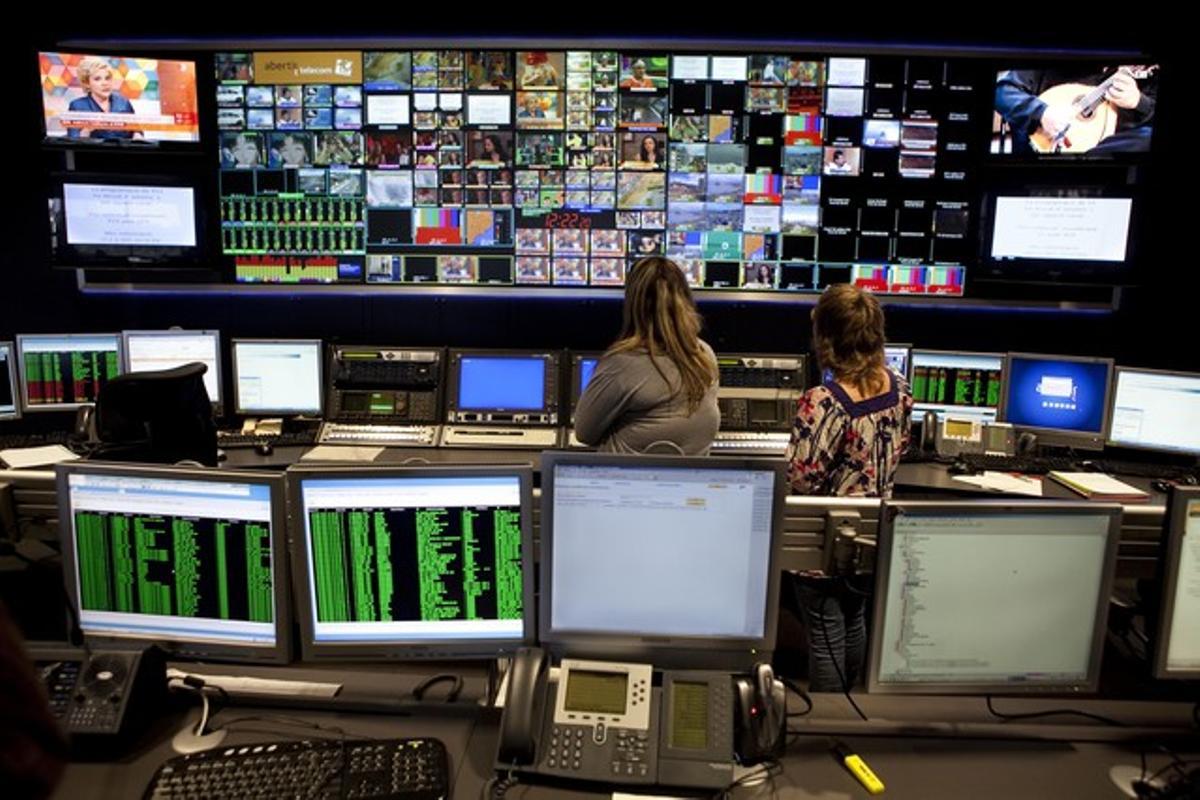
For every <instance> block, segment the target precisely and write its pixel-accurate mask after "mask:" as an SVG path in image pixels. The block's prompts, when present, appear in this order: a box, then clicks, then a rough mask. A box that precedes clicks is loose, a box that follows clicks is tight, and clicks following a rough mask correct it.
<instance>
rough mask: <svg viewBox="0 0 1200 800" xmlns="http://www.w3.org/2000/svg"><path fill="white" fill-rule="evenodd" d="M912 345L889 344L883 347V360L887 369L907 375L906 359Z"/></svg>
mask: <svg viewBox="0 0 1200 800" xmlns="http://www.w3.org/2000/svg"><path fill="white" fill-rule="evenodd" d="M911 353H912V347H911V346H910V345H907V344H889V345H885V346H884V348H883V361H884V363H885V364H887V366H888V368H889V369H892V370H894V371H896V372H899V373H900V374H901V375H903V376H904V377H906V378H907V377H908V359H909V355H910V354H911Z"/></svg>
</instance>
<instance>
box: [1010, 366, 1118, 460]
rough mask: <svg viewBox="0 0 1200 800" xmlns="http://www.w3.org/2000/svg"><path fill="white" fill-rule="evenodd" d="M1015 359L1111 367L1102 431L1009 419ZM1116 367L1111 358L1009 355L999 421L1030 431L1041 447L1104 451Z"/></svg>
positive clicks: (1105, 396)
mask: <svg viewBox="0 0 1200 800" xmlns="http://www.w3.org/2000/svg"><path fill="white" fill-rule="evenodd" d="M1014 358H1021V359H1026V360H1037V361H1067V362H1071V363H1075V364H1104V365H1106V366H1107V367H1108V374H1107V375H1106V376H1105V383H1104V400H1103V401H1102V403H1101V406H1100V408H1101V420H1100V430H1099V431H1096V432H1095V433H1089V432H1086V431H1073V430H1070V429H1068V428H1048V427H1042V426H1038V425H1027V424H1025V423H1021V422H1013V421H1012V420H1010V419H1009V418H1008V412H1009V394H1010V392H1011V391H1012V362H1013V359H1014ZM1113 368H1114V362H1113V359H1111V358H1100V357H1095V356H1065V355H1054V354H1049V353H1011V352H1010V353H1006V354H1005V356H1004V378H1005V382H1004V391H1003V392H1001V393H1000V408H999V410H998V412H997V415H996V419H997V421H999V422H1007V423H1009V424H1011V425H1012V426H1013V428H1014V429H1015V430H1016V431H1018V432H1029V433H1033V434H1036V435H1037V438H1038V444H1039V445H1049V446H1051V447H1074V448H1078V449H1080V450H1103V449H1104V442H1105V441H1106V440H1107V439H1108V429H1109V426H1110V423H1111V422H1112V414H1111V412H1112V393H1113V386H1114V381H1113Z"/></svg>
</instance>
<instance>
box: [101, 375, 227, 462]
mask: <svg viewBox="0 0 1200 800" xmlns="http://www.w3.org/2000/svg"><path fill="white" fill-rule="evenodd" d="M207 369H208V368H207V367H206V366H205V365H204V364H200V363H195V364H185V365H183V366H181V367H176V368H174V369H164V370H158V371H152V372H130V373H126V374H124V375H119V376H117V377H116V378H113V379H112V380H110V381H109V382H108V383H107V384H105V385H104V387H103V388H102V389H101V390H100V396H99V398H98V399H97V401H96V436H97V438H99V440H100V446H99V448H98V450H97V452H96V453H94V454H93V456H94V457H96V458H101V459H104V460H107V461H148V462H151V463H158V464H174V463H176V462H179V461H184V460H192V461H198V462H200V463H201V464H203V465H206V466H210V467H215V466H216V465H217V428H216V425H215V423H214V422H213V418H212V404H211V403H210V402H209V398H208V390H207V389H205V388H204V379H203V375H204V373H205V372H206V371H207Z"/></svg>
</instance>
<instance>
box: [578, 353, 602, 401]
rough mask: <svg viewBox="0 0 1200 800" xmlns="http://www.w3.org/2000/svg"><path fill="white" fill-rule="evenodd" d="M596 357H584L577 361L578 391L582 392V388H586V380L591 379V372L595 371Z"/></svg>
mask: <svg viewBox="0 0 1200 800" xmlns="http://www.w3.org/2000/svg"><path fill="white" fill-rule="evenodd" d="M599 360H600V359H598V358H585V359H583V360H582V361H580V362H579V393H580V394H583V390H584V389H586V388H587V385H588V382H589V381H591V379H592V373H593V372H595V371H596V362H597V361H599Z"/></svg>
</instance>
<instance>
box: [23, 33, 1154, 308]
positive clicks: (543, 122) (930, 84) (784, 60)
mask: <svg viewBox="0 0 1200 800" xmlns="http://www.w3.org/2000/svg"><path fill="white" fill-rule="evenodd" d="M449 46H450V43H449V42H447V43H446V44H445V46H444V47H442V48H438V49H417V48H413V47H406V46H403V45H397V46H396V47H395V48H394V49H386V50H385V49H374V50H366V49H352V48H351V49H336V50H308V51H267V50H261V49H257V50H256V49H253V48H244V47H243V48H230V49H218V48H212V49H208V48H207V47H206V48H205V49H199V48H198V49H196V50H189V51H184V52H176V53H173V54H164V53H159V54H156V55H160V56H164V57H161V58H134V57H132V56H127V55H124V54H123V53H118V52H115V51H114V52H112V53H107V52H106V53H104V54H102V56H103V61H106V62H107V63H108V64H109V65H110V66H111V67H112V69H113V74H114V75H115V76H118V77H117V78H116V79H114V81H113V84H114V86H113V89H114V91H115V92H116V93H118V94H119V95H120V96H122V97H127V99H128V106H129V110H128V111H126V113H121V114H116V113H107V114H104V113H97V112H96V110H95V109H91V108H89V107H88V105H87V103H88V99H89V95H87V94H85V92H84V91H83V87H82V84H81V83H80V80H79V75H80V65H81V64H84V65H85V67H86V66H87V64H86V63H85V62H86V59H85V57H84V56H83V55H82V54H81V51H75V50H73V51H70V52H68V51H67V50H57V51H44V52H41V53H40V54H39V70H40V77H41V81H42V87H43V95H44V103H43V113H44V129H45V134H46V141H47V142H48V143H50V144H51V145H53V146H63V145H66V146H68V147H69V148H71V149H72V150H74V151H81V152H82V153H86V155H85V156H81V158H82V160H83V161H84V162H85V163H86V164H87V170H86V172H84V171H81V170H77V171H75V172H71V171H67V170H56V171H55V174H54V175H53V177H52V180H51V182H50V201H51V210H52V217H53V225H52V228H53V230H52V240H53V258H54V260H55V262H56V263H58V264H59V265H61V266H68V267H81V266H82V267H88V266H91V267H102V266H106V267H110V268H111V267H121V268H122V269H133V270H135V271H137V270H143V269H145V270H149V269H150V268H151V267H154V268H159V269H160V270H161V267H163V266H164V265H165V266H172V265H174V266H176V267H183V266H190V267H195V266H198V265H199V266H205V267H208V268H211V269H214V270H215V272H216V273H217V274H219V276H220V278H221V279H223V280H226V281H231V282H236V283H240V284H260V283H318V284H321V283H350V284H366V285H370V286H381V285H390V286H396V285H403V286H418V287H419V286H442V287H445V286H456V287H458V286H463V285H474V286H484V287H486V288H487V290H494V292H495V294H496V295H497V296H503V295H504V293H505V292H510V293H511V292H515V291H518V290H526V289H527V290H530V291H534V290H537V289H540V288H545V287H551V288H553V287H559V288H569V289H574V290H580V291H587V290H603V289H604V288H605V287H607V288H610V289H612V288H619V287H620V286H621V285H622V284H623V282H624V277H625V274H626V272H627V270H628V268H629V267H630V265H631V264H632V263H633V262H634V261H635V260H636V259H637V258H638V257H640V256H642V255H648V254H665V255H668V256H670V257H672V258H673V259H675V260H676V261H677V262H678V263H680V265H681V266H682V267H683V269H684V271H685V274H686V275H687V276H688V280H689V282H690V283H691V284H692V285H693V286H694V287H695V288H696V289H698V290H701V291H702V292H703V293H704V296H706V297H708V298H718V297H720V296H721V292H722V291H729V290H737V291H738V292H740V293H749V292H753V293H754V295H755V296H761V297H778V296H779V294H780V293H788V292H791V293H796V292H801V293H803V292H815V291H818V290H820V289H822V288H823V287H825V286H827V285H830V284H832V283H839V282H846V281H850V282H853V283H856V284H858V285H861V286H865V287H868V288H870V289H872V290H874V291H877V292H882V293H888V294H897V295H921V296H925V297H930V296H933V297H935V298H942V299H946V300H949V301H953V300H954V299H955V298H963V297H966V298H970V297H972V296H975V297H987V296H995V295H996V293H997V292H999V293H1000V294H1003V293H1004V291H1005V290H1004V289H1003V288H1001V289H997V288H996V287H997V284H996V283H995V281H996V280H997V279H999V280H1000V281H1001V284H1000V285H1001V286H1002V285H1003V284H1004V282H1009V281H1011V282H1029V281H1033V282H1034V283H1035V284H1036V283H1037V282H1039V281H1048V280H1053V281H1054V282H1056V283H1057V284H1059V285H1061V284H1063V283H1067V284H1069V283H1072V282H1086V283H1089V284H1097V283H1099V284H1107V285H1117V284H1122V283H1127V282H1129V281H1130V280H1131V277H1130V275H1131V270H1130V268H1131V265H1132V264H1133V262H1134V261H1135V259H1136V256H1137V252H1138V250H1137V248H1138V238H1139V231H1140V230H1141V225H1142V221H1141V219H1140V217H1139V209H1140V208H1141V206H1142V204H1143V200H1144V198H1143V196H1142V194H1143V192H1144V184H1145V180H1144V174H1143V173H1144V170H1143V167H1144V165H1145V164H1146V163H1147V160H1148V158H1149V154H1150V152H1151V151H1150V148H1151V147H1152V134H1153V128H1154V120H1155V117H1154V113H1153V112H1154V109H1155V105H1156V102H1157V86H1158V71H1157V67H1158V65H1156V64H1151V63H1140V62H1144V61H1148V60H1149V59H1147V58H1144V57H1135V56H1132V55H1129V54H1120V55H1118V54H1114V55H1112V56H1111V57H1110V58H1107V59H1106V58H1103V57H1088V58H1086V59H1085V58H1071V57H1064V56H1062V55H1059V56H1057V57H1054V58H1051V57H1049V56H1045V55H1039V54H1034V53H1022V52H1018V51H1013V52H1010V53H1008V54H1004V53H1002V52H997V51H979V52H978V53H970V52H967V53H963V52H956V53H955V54H954V55H952V56H950V55H940V54H938V53H936V52H931V51H930V50H928V49H926V50H924V51H913V52H910V53H905V52H903V50H900V49H896V50H888V49H880V50H877V51H874V52H869V53H867V52H864V53H847V52H841V51H838V52H821V50H820V48H815V49H807V48H806V49H804V50H803V51H793V50H789V48H787V47H782V46H781V47H778V48H776V49H773V50H769V51H767V50H751V49H742V50H736V49H731V48H730V47H728V46H722V45H720V44H716V43H714V44H712V45H710V46H708V47H704V46H702V45H700V44H689V46H688V47H687V49H679V48H677V47H668V46H664V47H662V48H659V49H654V48H652V47H650V48H648V47H646V46H645V44H644V43H643V44H641V45H639V46H637V47H632V46H623V45H622V44H621V43H617V42H615V43H613V45H612V46H611V48H608V49H589V50H580V49H572V47H571V45H570V44H569V43H562V44H560V45H559V46H558V47H556V48H545V47H543V48H539V49H533V48H532V47H531V48H529V49H519V48H512V49H508V48H505V49H496V48H489V47H488V46H487V44H486V42H483V43H480V44H479V47H477V48H471V49H466V48H465V47H462V45H456V46H457V47H460V48H462V49H445V47H449ZM1135 62H1136V63H1135ZM85 71H86V70H85ZM1117 74H1119V75H1122V76H1126V77H1128V79H1129V80H1131V81H1133V82H1134V83H1135V84H1136V86H1137V87H1138V90H1139V92H1140V100H1139V103H1138V105H1137V106H1136V107H1135V108H1132V109H1127V110H1121V111H1120V112H1119V113H1117V112H1116V111H1115V110H1113V109H1111V108H1110V107H1109V106H1108V105H1107V104H1103V103H1102V104H1101V106H1102V107H1101V111H1102V112H1104V114H1101V115H1095V116H1103V115H1105V114H1106V115H1107V117H1106V118H1107V119H1108V121H1107V122H1106V123H1105V125H1107V127H1104V125H1099V126H1096V125H1092V124H1091V121H1089V123H1088V125H1086V126H1085V125H1084V123H1083V121H1082V120H1077V121H1076V122H1075V123H1073V124H1071V125H1070V128H1069V130H1066V131H1062V132H1060V135H1058V136H1055V137H1049V138H1048V137H1047V136H1045V135H1043V134H1044V132H1045V129H1042V128H1039V127H1038V125H1037V122H1036V120H1034V119H1033V118H1032V117H1031V116H1030V109H1031V108H1035V109H1038V108H1044V107H1046V106H1042V105H1040V104H1041V103H1042V102H1043V101H1044V102H1046V103H1049V104H1051V105H1050V107H1053V108H1057V107H1058V100H1057V98H1059V97H1061V96H1063V95H1064V94H1065V93H1070V92H1072V91H1075V92H1078V87H1080V86H1091V87H1096V86H1101V87H1103V86H1104V85H1105V82H1106V81H1108V82H1111V81H1112V80H1114V75H1117ZM1074 96H1076V95H1072V97H1074ZM1039 97H1041V98H1043V100H1039V99H1037V98H1039ZM1108 112H1112V113H1108ZM114 118H119V119H115V120H114ZM89 148H91V149H90V152H89ZM117 149H119V150H122V151H128V150H134V151H137V150H139V149H146V150H150V151H153V152H154V153H155V155H156V158H155V160H154V161H153V169H146V170H139V169H132V170H130V169H122V171H121V172H119V173H118V172H116V171H110V170H109V169H106V166H105V165H106V154H107V153H109V152H111V151H112V150H117ZM196 153H201V154H202V158H203V159H204V160H205V161H206V165H205V166H204V167H203V168H198V167H196V165H195V159H194V158H192V156H194V155H195V154H196ZM172 155H174V156H176V158H175V159H174V160H172ZM121 163H122V165H123V167H127V166H128V164H129V163H130V162H129V161H128V159H124V160H122V162H121ZM146 163H147V165H149V164H150V163H151V162H150V161H147V162H146ZM141 279H143V280H144V279H145V277H144V274H143V275H142V276H141ZM710 290H711V291H710ZM1022 291H1023V294H1022V296H1023V297H1026V298H1030V297H1032V298H1033V299H1037V295H1038V291H1037V290H1036V289H1035V290H1032V292H1031V291H1030V290H1028V289H1025V290H1022ZM1052 294H1053V292H1050V293H1048V294H1047V296H1048V297H1049V296H1050V295H1052ZM1053 299H1059V297H1058V296H1057V295H1055V296H1054V298H1053Z"/></svg>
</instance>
